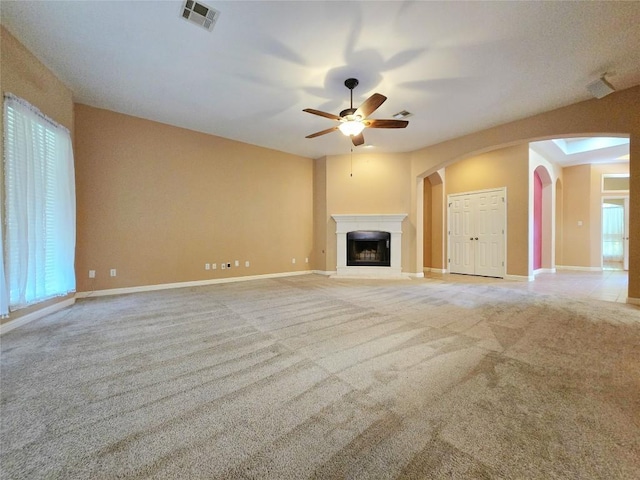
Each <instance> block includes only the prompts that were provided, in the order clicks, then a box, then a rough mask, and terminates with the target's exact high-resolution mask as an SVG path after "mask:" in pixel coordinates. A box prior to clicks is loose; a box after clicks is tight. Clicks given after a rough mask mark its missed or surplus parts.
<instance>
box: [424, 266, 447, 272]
mask: <svg viewBox="0 0 640 480" xmlns="http://www.w3.org/2000/svg"><path fill="white" fill-rule="evenodd" d="M423 270H424V272H425V273H447V269H446V268H433V267H424V268H423Z"/></svg>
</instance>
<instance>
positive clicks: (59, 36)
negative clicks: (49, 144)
mask: <svg viewBox="0 0 640 480" xmlns="http://www.w3.org/2000/svg"><path fill="white" fill-rule="evenodd" d="M181 3H182V2H170V1H163V2H156V1H143V2H131V1H80V2H75V1H74V2H64V1H50V2H34V1H28V0H27V1H25V0H22V1H18V2H14V1H2V8H1V14H2V23H3V25H5V26H6V27H7V28H8V29H9V31H11V32H12V33H13V34H14V35H15V36H16V37H17V38H18V39H19V40H20V41H21V42H22V43H24V44H25V46H26V47H27V48H29V50H31V51H32V52H33V53H34V54H35V55H36V56H38V57H39V58H40V60H42V61H43V63H45V64H46V65H47V66H48V67H49V68H50V69H51V70H53V71H54V72H55V73H56V74H57V75H58V76H59V78H60V79H61V80H62V81H63V82H65V83H66V84H67V85H68V86H69V87H70V88H71V89H72V90H73V92H74V96H75V100H76V101H77V102H80V103H85V104H88V105H93V106H97V107H101V108H106V109H109V110H114V111H117V112H122V113H127V114H130V115H135V116H138V117H143V118H148V119H152V120H156V121H159V122H163V123H168V124H172V125H177V126H180V127H185V128H189V129H193V130H197V131H201V132H206V133H211V134H215V135H220V136H223V137H227V138H231V139H235V140H239V141H243V142H247V143H251V144H256V145H260V146H263V147H268V148H273V149H277V150H282V151H285V152H291V153H295V154H299V155H303V156H306V157H313V158H315V157H320V156H323V155H328V154H341V153H347V152H348V151H349V149H350V147H351V142H350V141H349V139H347V138H346V137H344V136H342V135H341V134H340V133H338V132H334V133H331V134H329V135H325V136H322V137H318V138H315V139H305V138H304V136H305V135H307V134H310V133H313V132H316V131H318V130H323V129H325V128H329V127H331V126H333V125H334V123H333V121H332V120H330V119H327V118H322V117H316V116H313V115H310V114H308V113H304V112H302V109H303V108H315V109H320V110H324V111H328V112H333V113H336V114H337V113H339V112H340V110H342V109H344V108H347V107H348V106H349V105H348V103H349V91H348V90H347V89H346V88H345V87H344V85H343V82H344V80H345V79H346V78H348V77H356V78H358V79H359V80H360V85H359V86H358V87H357V88H356V90H355V91H354V104H356V105H358V104H359V103H360V102H362V101H364V100H365V99H366V98H367V97H368V96H369V95H371V94H372V93H374V92H379V93H382V94H384V95H386V96H387V97H388V100H387V101H386V103H384V104H383V105H382V106H381V107H380V108H379V109H378V110H377V111H376V112H375V113H374V114H373V115H372V118H390V117H391V116H392V115H393V114H394V113H396V112H398V111H400V110H408V111H410V112H412V113H413V116H412V117H410V118H409V119H408V120H409V121H410V123H409V126H408V127H407V128H406V129H404V130H380V129H376V130H373V129H367V130H365V138H366V140H367V144H370V145H373V148H372V150H371V151H379V152H390V151H394V152H401V151H411V150H416V149H418V148H421V147H424V146H427V145H431V144H434V143H437V142H440V141H443V140H447V139H450V138H454V137H457V136H460V135H463V134H467V133H471V132H474V131H477V130H481V129H484V128H487V127H491V126H494V125H498V124H501V123H504V122H508V121H512V120H515V119H519V118H524V117H527V116H530V115H533V114H536V113H540V112H543V111H547V110H551V109H554V108H557V107H561V106H564V105H568V104H571V103H575V102H578V101H581V100H585V99H588V98H590V95H589V94H588V92H587V90H586V85H587V84H588V83H590V82H592V81H593V80H595V79H597V78H598V77H599V76H600V75H601V74H602V73H603V72H605V71H607V72H611V75H609V76H608V77H607V78H608V80H609V81H610V82H611V83H612V84H613V85H614V86H615V87H616V88H617V89H624V88H628V87H631V86H634V85H637V84H640V28H638V24H640V2H637V1H635V2H610V1H607V2H559V1H558V2H555V1H552V2H399V1H396V2H337V1H314V2H311V1H294V2H286V1H276V2H272V1H260V2H247V1H233V2H221V1H211V0H209V1H206V2H205V3H206V4H208V5H210V6H212V7H213V8H215V9H217V10H219V11H220V12H221V15H220V18H219V20H218V22H217V24H216V26H215V28H214V30H213V32H211V33H210V32H207V31H206V30H204V29H202V28H199V27H197V26H195V25H193V24H191V23H189V22H187V21H185V20H183V19H182V18H181V17H180V13H181ZM362 148H364V147H358V148H357V149H356V151H358V150H360V149H362Z"/></svg>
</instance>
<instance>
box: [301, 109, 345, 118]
mask: <svg viewBox="0 0 640 480" xmlns="http://www.w3.org/2000/svg"><path fill="white" fill-rule="evenodd" d="M302 111H303V112H307V113H313V114H314V115H320V116H321V117H326V118H330V119H331V120H340V117H339V116H338V115H334V114H333V113H327V112H322V111H320V110H314V109H313V108H305V109H304V110H302Z"/></svg>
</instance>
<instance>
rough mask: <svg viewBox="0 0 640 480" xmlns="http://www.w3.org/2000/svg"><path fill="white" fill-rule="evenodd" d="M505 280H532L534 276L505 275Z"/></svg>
mask: <svg viewBox="0 0 640 480" xmlns="http://www.w3.org/2000/svg"><path fill="white" fill-rule="evenodd" d="M504 279H505V280H516V281H518V282H533V281H534V280H535V277H534V276H533V275H529V276H527V275H505V276H504Z"/></svg>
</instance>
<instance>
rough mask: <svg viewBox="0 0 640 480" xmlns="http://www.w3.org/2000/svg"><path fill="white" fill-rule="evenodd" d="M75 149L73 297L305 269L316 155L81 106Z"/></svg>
mask: <svg viewBox="0 0 640 480" xmlns="http://www.w3.org/2000/svg"><path fill="white" fill-rule="evenodd" d="M75 152H76V182H77V192H76V193H77V209H78V240H77V254H76V275H77V279H78V280H77V281H78V291H93V290H103V289H110V288H119V287H131V286H140V285H154V284H163V283H176V282H186V281H197V280H208V279H216V278H225V277H238V276H247V275H260V274H271V273H281V272H291V271H300V270H308V269H310V263H305V258H310V257H311V253H312V243H313V223H312V217H313V192H312V185H313V161H312V160H310V159H307V158H302V157H298V156H295V155H290V154H285V153H281V152H277V151H274V150H268V149H265V148H260V147H256V146H252V145H247V144H243V143H239V142H235V141H232V140H227V139H224V138H220V137H215V136H211V135H205V134H202V133H197V132H193V131H190V130H185V129H181V128H177V127H172V126H169V125H164V124H160V123H156V122H152V121H149V120H143V119H140V118H136V117H131V116H128V115H122V114H118V113H114V112H110V111H108V110H101V109H97V108H93V107H89V106H86V105H76V141H75ZM293 258H295V259H296V264H292V259H293ZM235 260H239V261H240V266H239V267H235V266H232V268H231V269H230V270H229V269H225V270H222V269H221V268H220V264H222V263H225V262H230V263H232V265H233V264H234V261H235ZM245 261H249V262H250V267H249V268H246V267H245ZM205 263H211V264H213V263H216V264H218V268H217V269H216V270H205V268H204V266H205ZM112 268H115V269H116V271H117V276H116V277H110V276H109V270H110V269H112ZM90 269H91V270H96V278H95V279H89V278H88V271H89V270H90Z"/></svg>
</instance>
